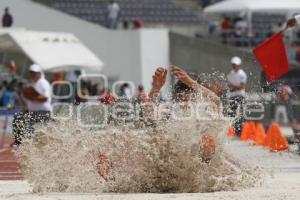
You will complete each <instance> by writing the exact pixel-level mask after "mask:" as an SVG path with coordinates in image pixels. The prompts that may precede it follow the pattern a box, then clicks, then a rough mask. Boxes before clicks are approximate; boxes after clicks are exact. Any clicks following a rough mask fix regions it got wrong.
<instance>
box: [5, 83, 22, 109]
mask: <svg viewBox="0 0 300 200" xmlns="http://www.w3.org/2000/svg"><path fill="white" fill-rule="evenodd" d="M18 101H19V95H18V94H17V90H16V88H15V87H14V86H13V85H10V86H8V88H7V89H6V90H5V91H4V92H3V95H2V106H4V107H6V108H9V109H10V108H14V107H15V106H16V102H18Z"/></svg>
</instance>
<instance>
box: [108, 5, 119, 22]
mask: <svg viewBox="0 0 300 200" xmlns="http://www.w3.org/2000/svg"><path fill="white" fill-rule="evenodd" d="M107 11H108V18H109V19H117V18H118V16H119V12H120V6H119V4H117V3H113V4H109V5H108V7H107Z"/></svg>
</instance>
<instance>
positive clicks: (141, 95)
mask: <svg viewBox="0 0 300 200" xmlns="http://www.w3.org/2000/svg"><path fill="white" fill-rule="evenodd" d="M147 98H148V94H147V92H146V91H145V89H144V86H143V85H139V87H138V92H137V95H136V97H135V98H134V107H135V111H136V113H137V114H138V115H139V117H143V110H142V107H141V104H142V103H143V102H145V101H146V99H147Z"/></svg>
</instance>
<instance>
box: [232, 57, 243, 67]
mask: <svg viewBox="0 0 300 200" xmlns="http://www.w3.org/2000/svg"><path fill="white" fill-rule="evenodd" d="M231 64H235V65H241V64H242V59H241V58H240V57H237V56H234V57H232V58H231Z"/></svg>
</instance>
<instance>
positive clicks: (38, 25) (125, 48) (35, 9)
mask: <svg viewBox="0 0 300 200" xmlns="http://www.w3.org/2000/svg"><path fill="white" fill-rule="evenodd" d="M7 6H8V7H10V10H11V13H12V15H13V17H14V27H24V28H27V29H31V30H41V31H58V32H70V33H74V34H75V35H76V36H77V37H78V38H79V39H80V40H81V41H82V42H83V43H84V44H85V45H86V46H87V47H88V48H89V49H91V50H92V51H93V52H94V53H95V54H96V55H97V56H98V57H99V58H100V59H101V60H102V61H103V62H104V71H103V73H104V74H106V75H108V76H109V77H113V78H115V79H118V80H123V81H128V80H130V81H133V82H134V83H135V84H140V83H143V84H146V83H148V84H149V79H148V78H146V77H148V76H149V77H151V74H149V75H148V73H150V72H152V71H153V68H154V67H155V66H154V63H155V65H158V64H160V65H168V64H169V56H168V54H167V53H166V52H168V51H169V46H168V39H167V37H166V35H168V30H166V29H159V30H152V29H144V30H129V31H112V30H108V29H106V28H103V27H101V26H99V25H97V24H93V23H90V22H87V21H85V20H81V19H79V18H76V17H74V16H71V15H68V14H65V13H62V12H60V11H57V10H55V9H52V8H49V7H46V6H44V5H42V4H39V3H35V2H32V1H30V0H1V1H0V9H1V8H4V7H7ZM156 39H157V41H159V42H158V43H155V40H156ZM150 41H151V42H150ZM148 44H155V45H148ZM148 47H149V48H148ZM147 55H151V57H150V58H151V59H149V57H147ZM163 56H165V57H163ZM143 59H145V60H144V61H143ZM147 62H148V63H149V64H147ZM142 70H146V71H145V72H144V71H142Z"/></svg>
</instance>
